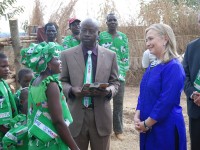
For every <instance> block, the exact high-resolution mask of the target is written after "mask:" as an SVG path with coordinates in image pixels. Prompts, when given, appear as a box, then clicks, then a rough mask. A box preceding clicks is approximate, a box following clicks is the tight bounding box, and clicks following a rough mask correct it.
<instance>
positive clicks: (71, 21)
mask: <svg viewBox="0 0 200 150" xmlns="http://www.w3.org/2000/svg"><path fill="white" fill-rule="evenodd" d="M75 21H78V22H81V21H80V20H79V19H76V18H71V19H69V25H70V24H72V23H73V22H75Z"/></svg>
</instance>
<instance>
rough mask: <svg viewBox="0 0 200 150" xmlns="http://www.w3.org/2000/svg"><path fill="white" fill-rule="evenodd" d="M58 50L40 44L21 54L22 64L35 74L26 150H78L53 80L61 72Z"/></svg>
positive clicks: (68, 115) (29, 103)
mask: <svg viewBox="0 0 200 150" xmlns="http://www.w3.org/2000/svg"><path fill="white" fill-rule="evenodd" d="M58 47H59V45H58V44H56V43H53V42H49V43H46V44H45V43H44V42H43V43H41V44H38V45H32V46H31V47H29V48H27V49H23V50H22V51H21V55H22V63H23V64H24V65H25V66H26V67H29V68H31V69H32V70H33V71H34V72H36V73H39V76H38V77H36V78H35V79H33V80H32V82H31V84H30V87H29V97H28V130H29V132H28V134H29V145H28V149H29V150H39V149H40V150H43V149H45V150H46V149H48V150H51V149H52V150H58V149H59V150H68V149H69V148H70V149H71V150H79V148H78V146H77V145H76V143H75V142H74V140H73V138H72V136H71V133H70V131H69V129H68V125H69V124H70V123H71V122H72V117H71V114H70V112H69V109H68V106H67V103H66V99H65V96H64V94H63V91H62V86H61V83H60V82H59V81H58V78H57V77H56V75H57V74H59V73H60V72H61V69H62V68H61V61H60V60H59V54H60V52H61V51H60V50H59V48H58Z"/></svg>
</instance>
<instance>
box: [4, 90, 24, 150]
mask: <svg viewBox="0 0 200 150" xmlns="http://www.w3.org/2000/svg"><path fill="white" fill-rule="evenodd" d="M20 94H21V89H19V90H17V92H16V93H15V94H14V100H15V103H16V106H17V109H18V112H19V114H18V115H17V116H15V117H14V118H13V119H11V121H10V128H11V129H10V130H9V131H8V132H7V133H6V134H5V136H4V137H3V140H2V141H3V148H4V149H8V150H27V149H28V127H27V123H26V122H27V119H26V115H25V114H22V113H21V110H22V109H23V105H22V102H21V101H20V98H19V97H20Z"/></svg>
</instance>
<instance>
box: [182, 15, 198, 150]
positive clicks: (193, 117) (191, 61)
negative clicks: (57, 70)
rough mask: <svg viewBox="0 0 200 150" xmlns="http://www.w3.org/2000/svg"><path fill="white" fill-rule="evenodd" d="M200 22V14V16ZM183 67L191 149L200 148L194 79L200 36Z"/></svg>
mask: <svg viewBox="0 0 200 150" xmlns="http://www.w3.org/2000/svg"><path fill="white" fill-rule="evenodd" d="M198 23H199V24H200V14H199V16H198ZM183 67H184V69H185V73H186V80H185V87H184V91H185V94H186V96H187V109H188V116H189V132H190V140H191V150H199V149H200V93H199V92H198V90H197V89H196V88H195V87H194V81H195V79H196V77H197V74H198V72H199V70H200V38H198V39H196V40H194V41H192V42H190V43H189V44H188V45H187V49H186V52H185V55H184V60H183Z"/></svg>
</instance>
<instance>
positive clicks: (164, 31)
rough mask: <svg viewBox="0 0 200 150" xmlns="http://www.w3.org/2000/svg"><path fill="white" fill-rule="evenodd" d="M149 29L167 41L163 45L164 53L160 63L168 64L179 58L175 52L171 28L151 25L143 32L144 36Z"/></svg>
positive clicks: (174, 41) (158, 24)
mask: <svg viewBox="0 0 200 150" xmlns="http://www.w3.org/2000/svg"><path fill="white" fill-rule="evenodd" d="M151 29H152V30H154V31H156V32H157V33H158V34H159V35H160V36H164V37H166V38H167V39H168V41H167V43H166V45H165V52H164V57H163V60H162V61H163V62H168V61H170V60H171V59H173V58H180V56H179V55H178V53H177V50H176V38H175V35H174V32H173V30H172V28H171V27H170V26H169V25H166V24H161V23H157V24H152V25H151V26H150V27H148V28H147V29H146V30H145V35H146V34H147V32H148V31H149V30H151Z"/></svg>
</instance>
